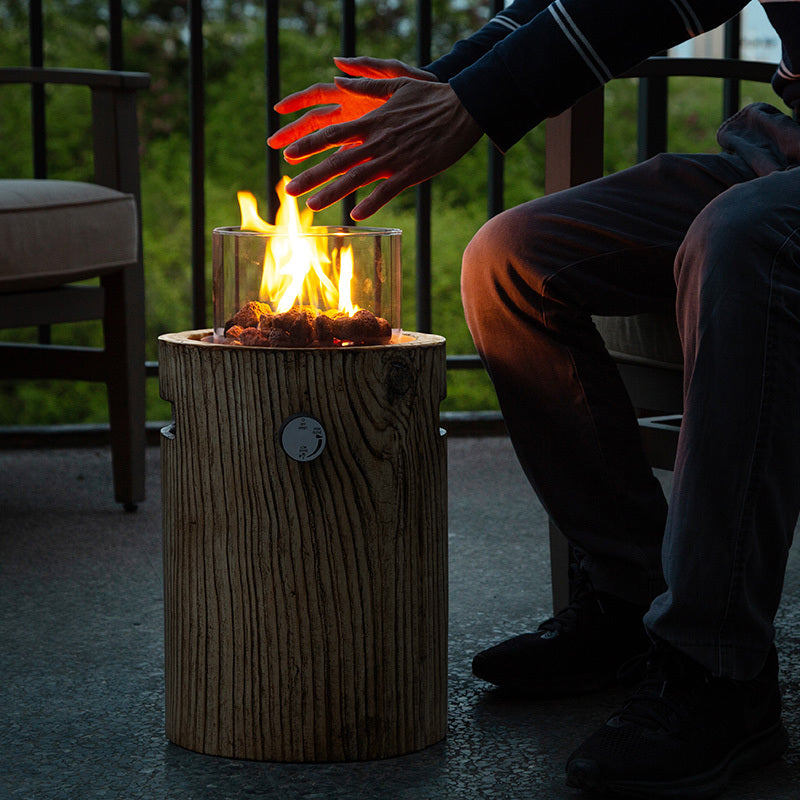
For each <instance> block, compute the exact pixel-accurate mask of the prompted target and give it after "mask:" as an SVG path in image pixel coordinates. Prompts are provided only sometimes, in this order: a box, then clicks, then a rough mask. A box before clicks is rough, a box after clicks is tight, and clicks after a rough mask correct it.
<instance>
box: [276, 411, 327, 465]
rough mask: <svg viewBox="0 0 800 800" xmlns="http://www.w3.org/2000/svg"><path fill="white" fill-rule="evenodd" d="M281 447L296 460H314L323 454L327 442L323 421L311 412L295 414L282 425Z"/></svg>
mask: <svg viewBox="0 0 800 800" xmlns="http://www.w3.org/2000/svg"><path fill="white" fill-rule="evenodd" d="M280 437H281V447H283V451H284V452H285V453H286V455H287V456H289V458H292V459H294V460H295V461H313V460H314V459H315V458H319V456H320V455H322V451H323V450H324V449H325V444H326V442H327V436H326V434H325V428H323V427H322V423H321V422H320V421H319V420H318V419H316V418H315V417H312V416H310V415H309V414H295V415H294V416H291V417H289V418H288V419H286V420H285V421H284V423H283V425H282V426H281V432H280Z"/></svg>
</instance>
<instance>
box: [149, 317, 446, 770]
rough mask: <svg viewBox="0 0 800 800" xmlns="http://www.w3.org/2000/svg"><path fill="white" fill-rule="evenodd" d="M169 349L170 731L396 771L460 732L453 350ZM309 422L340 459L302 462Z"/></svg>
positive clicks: (205, 744)
mask: <svg viewBox="0 0 800 800" xmlns="http://www.w3.org/2000/svg"><path fill="white" fill-rule="evenodd" d="M206 333H208V332H207V331H188V332H184V333H177V334H165V335H164V336H162V337H160V339H159V382H160V391H161V396H162V397H163V398H164V399H165V400H168V401H170V402H171V403H172V406H173V414H174V422H173V424H172V425H171V426H170V427H169V429H165V431H164V435H162V439H161V457H162V489H163V527H164V531H163V533H164V583H165V598H164V601H165V637H166V639H165V660H166V665H165V666H166V733H167V736H168V738H169V739H170V740H171V741H173V742H174V743H176V744H178V745H181V746H183V747H187V748H189V749H191V750H196V751H199V752H203V753H210V754H215V755H221V756H227V757H236V758H248V759H258V760H272V761H340V760H361V759H373V758H383V757H387V756H395V755H401V754H403V753H408V752H412V751H414V750H419V749H421V748H424V747H426V746H428V745H430V744H433V743H435V742H437V741H439V740H441V739H442V738H443V737H444V735H445V731H446V725H447V485H446V482H447V477H446V443H445V440H444V436H443V435H442V431H441V430H440V428H439V404H440V402H441V400H442V399H443V398H444V395H445V385H446V384H445V380H446V378H445V348H444V339H442V338H441V337H437V336H430V335H425V334H409V335H407V337H406V339H407V341H405V342H403V343H399V344H392V345H388V346H385V347H352V348H336V349H334V348H329V349H306V350H301V349H281V350H279V349H262V348H248V347H231V346H217V345H213V344H205V343H203V342H201V341H200V339H201V338H202V336H203V335H204V334H206ZM295 415H308V416H309V417H312V418H314V419H316V420H318V421H319V422H320V423H321V425H322V427H323V428H324V433H325V444H324V448H323V449H322V451H321V453H320V454H319V455H318V457H316V458H314V459H313V460H310V461H296V460H294V459H293V458H292V457H290V456H289V455H287V452H285V450H284V448H283V447H282V445H281V436H280V434H281V429H282V427H283V426H284V423H285V422H286V421H287V420H288V419H290V418H292V417H294V416H295Z"/></svg>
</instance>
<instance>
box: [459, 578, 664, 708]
mask: <svg viewBox="0 0 800 800" xmlns="http://www.w3.org/2000/svg"><path fill="white" fill-rule="evenodd" d="M646 610H647V609H646V608H644V607H642V606H636V605H633V604H632V603H628V602H626V601H625V600H621V599H620V598H618V597H614V596H613V595H610V594H605V593H603V592H596V591H594V589H593V588H592V586H591V583H590V581H589V579H588V577H587V576H585V575H583V574H581V575H579V576H577V579H576V581H575V587H574V590H573V601H572V602H571V603H570V605H568V606H567V607H566V608H565V609H564V610H563V611H560V612H559V613H558V614H556V616H554V617H552V618H551V619H548V620H546V621H545V622H543V623H542V624H541V625H540V626H539V628H538V629H537V631H536V632H535V633H523V634H521V635H520V636H515V637H514V638H512V639H508V640H507V641H505V642H501V643H500V644H497V645H495V646H494V647H490V648H489V649H488V650H483V651H482V652H480V653H478V654H477V655H476V656H475V657H474V658H473V660H472V672H473V674H474V675H475V676H476V677H478V678H481V679H482V680H485V681H488V682H489V683H493V684H494V685H495V686H499V687H501V688H502V689H506V690H510V691H513V692H519V693H522V694H527V695H533V696H541V697H545V696H546V697H554V696H565V695H578V694H586V693H587V692H593V691H597V690H599V689H604V688H606V687H608V686H611V685H613V684H614V683H615V681H616V678H617V672H618V670H619V668H620V667H621V666H622V665H623V664H624V663H625V662H627V661H630V659H631V658H632V657H634V656H636V655H638V654H640V653H645V652H646V651H647V650H648V648H649V647H650V644H651V643H650V640H649V638H648V636H647V634H646V633H645V629H644V625H643V623H642V617H643V616H644V613H645V611H646Z"/></svg>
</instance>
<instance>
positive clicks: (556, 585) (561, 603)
mask: <svg viewBox="0 0 800 800" xmlns="http://www.w3.org/2000/svg"><path fill="white" fill-rule="evenodd" d="M549 531H550V580H551V583H552V587H553V613H554V614H557V613H558V612H559V611H561V610H562V609H563V608H565V607H566V606H568V605H569V601H570V585H569V565H570V560H571V556H570V545H569V541H567V538H566V536H564V534H563V533H561V531H560V530H559V529H558V528H557V527H556V524H555V523H554V522H553V520H550V522H549Z"/></svg>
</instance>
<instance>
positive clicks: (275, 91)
mask: <svg viewBox="0 0 800 800" xmlns="http://www.w3.org/2000/svg"><path fill="white" fill-rule="evenodd" d="M340 3H341V20H342V21H341V30H340V52H341V54H342V55H344V56H352V55H355V54H356V52H357V47H356V42H357V14H356V5H355V0H340ZM503 6H504V2H503V0H490V9H489V11H490V13H491V14H494V13H497V12H498V11H499V10H501V9H502V8H503ZM108 19H109V23H108V24H109V45H108V64H109V67H110V68H111V69H123V68H124V62H125V59H124V53H123V35H122V31H123V9H122V2H121V0H108ZM203 21H204V9H203V0H188V34H189V75H188V83H189V119H190V122H189V125H190V130H189V134H190V164H191V186H190V191H191V231H192V232H191V248H192V252H191V264H192V266H191V271H192V281H191V286H192V290H191V306H192V323H193V326H194V327H195V328H204V327H207V319H206V309H207V305H208V304H207V299H208V298H207V282H206V255H207V254H206V230H205V227H206V223H205V213H206V204H205V169H206V165H205V132H204V119H205V85H204V63H203V45H204V42H203ZM279 24H280V12H279V3H278V0H265V3H264V40H265V62H264V69H265V79H266V97H265V108H266V116H267V118H266V126H267V130H268V133H272V132H274V131H275V130H277V128H278V127H279V126H280V123H279V120H278V115H277V113H276V112H275V111H274V110H273V106H274V104H275V103H276V102H277V101H278V100H279V99H280V98H281V80H280V66H281V54H280V44H279V36H278V32H279ZM43 30H44V26H43V15H42V0H29V37H30V62H31V65H32V66H42V65H43V58H44V45H43V42H44V36H43ZM431 32H432V2H431V0H417V5H416V59H417V63H418V64H420V65H424V64H427V63H429V62H430V61H431V38H432V37H431ZM739 39H740V32H739V22H738V18H737V19H734V20H732V21H731V22H729V23H728V24H727V26H726V33H725V56H726V57H727V58H738V56H739ZM33 92H34V97H33V105H32V109H33V110H32V115H33V131H34V174H35V176H36V177H45V176H46V171H47V167H46V157H45V145H44V141H45V139H44V102H45V100H44V94H43V91H42V87H39V86H36V87H33ZM738 104H739V82H738V81H737V80H727V81H725V88H724V98H723V109H724V114H725V115H728V114H729V113H731V112H732V111H733V110H735V109H736V108H738ZM638 115H639V117H638V130H639V141H638V150H639V157H640V158H644V157H647V156H650V155H653V154H655V153H657V152H660V151H662V150H664V149H665V148H666V117H667V79H666V78H660V77H656V78H642V79H641V80H640V84H639V108H638ZM487 147H488V151H489V157H488V175H487V187H488V188H487V206H486V208H487V217H491V216H493V215H495V214H497V213H499V212H500V211H502V210H503V208H504V157H503V155H502V153H500V152H499V151H498V150H497V149H496V148H495V147H494V146H493V145H492V144H491V143H488V145H487ZM265 160H266V164H265V173H266V189H267V198H268V200H267V207H268V214H269V217H270V219H274V216H275V213H276V211H277V204H278V198H277V195H276V194H275V192H274V188H273V187H275V186H276V185H277V183H278V182H279V179H280V171H281V161H280V154H279V153H277V152H276V151H274V150H271V149H269V148H266V153H265ZM415 192H416V217H415V228H416V230H415V234H416V235H415V241H416V275H415V294H416V320H415V326H416V330H418V331H421V332H429V331H431V328H432V307H431V270H432V261H433V259H432V252H433V245H432V241H431V215H432V209H431V186H430V184H429V183H423V184H421V185H419V186H417V187H416V188H415ZM353 205H354V199H353V198H349V199H346V200H345V201H343V202H342V216H343V223H345V224H347V223H350V220H349V216H348V215H349V212H350V211H351V210H352V208H353ZM42 336H47V332H46V331H44V332H42ZM447 366H448V369H480V368H481V363H480V360H479V358H478V356H476V355H471V354H470V355H457V354H454V355H449V356H448V358H447ZM157 371H158V365H157V363H155V362H148V365H147V374H148V376H149V377H153V376H155V375H157Z"/></svg>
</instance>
